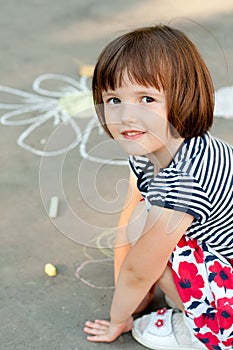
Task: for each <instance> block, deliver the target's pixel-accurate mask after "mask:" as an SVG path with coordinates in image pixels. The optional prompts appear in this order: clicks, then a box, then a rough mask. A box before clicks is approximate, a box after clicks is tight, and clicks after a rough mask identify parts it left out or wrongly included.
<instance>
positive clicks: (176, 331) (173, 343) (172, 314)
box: [132, 308, 206, 350]
mask: <svg viewBox="0 0 233 350" xmlns="http://www.w3.org/2000/svg"><path fill="white" fill-rule="evenodd" d="M184 317H185V315H184V314H183V313H182V312H176V311H174V310H173V309H169V310H167V309H166V308H163V309H161V310H158V311H156V312H152V313H151V314H150V315H144V316H143V317H140V318H138V319H136V320H135V321H134V326H133V329H132V336H133V337H134V338H135V339H136V340H137V341H138V342H139V343H140V344H142V345H144V346H145V347H147V348H149V349H154V350H180V349H183V350H202V349H205V350H206V347H205V346H204V344H202V343H201V342H200V341H199V340H198V339H197V338H196V337H195V336H194V335H193V334H192V332H191V331H190V329H189V328H188V326H187V325H186V322H185V321H184Z"/></svg>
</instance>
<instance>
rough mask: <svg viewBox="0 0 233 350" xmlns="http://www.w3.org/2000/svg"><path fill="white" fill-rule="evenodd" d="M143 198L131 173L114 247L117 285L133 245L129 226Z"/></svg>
mask: <svg viewBox="0 0 233 350" xmlns="http://www.w3.org/2000/svg"><path fill="white" fill-rule="evenodd" d="M141 198H142V196H141V194H140V192H139V190H138V188H137V178H136V176H135V175H134V173H133V172H132V171H131V172H130V176H129V186H128V191H127V195H126V199H125V205H124V208H123V210H122V212H121V215H120V219H119V222H118V229H117V233H116V240H115V247H114V280H115V285H116V284H117V280H118V276H119V272H120V269H121V265H122V263H123V261H124V259H125V257H126V255H127V254H128V252H129V250H130V248H131V244H130V243H129V241H128V237H127V225H128V222H129V219H130V217H131V214H132V212H133V210H134V208H135V207H136V205H137V204H138V203H139V201H140V199H141Z"/></svg>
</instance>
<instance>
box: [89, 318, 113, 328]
mask: <svg viewBox="0 0 233 350" xmlns="http://www.w3.org/2000/svg"><path fill="white" fill-rule="evenodd" d="M109 324H110V322H108V321H106V322H105V321H102V320H96V321H95V322H90V321H87V322H86V323H85V326H86V327H89V328H95V329H106V328H107V327H109Z"/></svg>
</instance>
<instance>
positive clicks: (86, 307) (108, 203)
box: [0, 0, 233, 350]
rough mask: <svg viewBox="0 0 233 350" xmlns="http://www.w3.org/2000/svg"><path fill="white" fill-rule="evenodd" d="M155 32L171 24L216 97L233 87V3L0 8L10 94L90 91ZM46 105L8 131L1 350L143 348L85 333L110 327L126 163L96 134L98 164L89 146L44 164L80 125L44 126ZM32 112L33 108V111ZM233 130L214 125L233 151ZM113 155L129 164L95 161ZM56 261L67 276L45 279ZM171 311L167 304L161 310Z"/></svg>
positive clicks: (1, 227) (1, 135) (4, 129)
mask: <svg viewBox="0 0 233 350" xmlns="http://www.w3.org/2000/svg"><path fill="white" fill-rule="evenodd" d="M154 23H169V24H171V25H173V26H176V27H177V28H180V29H182V30H184V31H185V32H186V33H187V34H188V35H190V37H191V38H192V39H193V40H194V42H195V43H196V44H197V46H198V47H199V49H200V51H201V53H202V55H203V57H204V59H205V60H206V62H207V65H208V67H209V69H210V71H211V73H212V76H213V80H214V84H215V87H216V89H219V88H220V87H223V86H231V85H233V74H232V73H233V40H232V29H233V25H232V23H233V3H232V1H230V0H229V1H227V0H222V1H216V0H214V1H213V0H212V1H211V0H207V1H205V2H203V1H200V0H197V1H195V2H194V1H183V0H177V1H172V0H164V1H163V2H161V1H157V0H145V1H143V2H142V1H138V0H134V1H133V0H128V1H123V0H119V1H112V0H110V1H107V0H99V1H93V0H92V1H91V0H83V1H82V0H67V1H62V0H57V1H56V2H55V1H50V2H48V1H45V0H40V1H39V0H38V1H36V0H34V1H29V0H21V1H16V0H11V1H1V11H0V48H1V55H0V77H1V78H0V79H1V80H0V84H1V85H2V86H8V87H11V88H14V89H17V90H20V91H25V92H28V93H33V94H34V95H36V96H37V97H38V96H39V95H40V94H39V93H38V92H35V91H34V90H33V88H32V84H33V81H34V80H35V79H36V78H37V77H39V76H41V75H44V74H48V73H50V74H59V75H64V76H66V77H70V78H72V79H74V80H75V81H80V76H79V71H80V67H83V65H93V64H95V61H96V59H97V56H98V54H99V52H100V50H101V49H102V48H103V46H104V45H105V44H107V43H108V42H109V40H111V39H113V38H114V37H116V36H117V35H119V34H121V33H123V32H125V31H127V30H130V29H133V28H136V27H138V26H144V25H151V24H154ZM89 83H90V81H88V83H87V84H89ZM46 84H47V85H46ZM60 84H61V83H60V81H58V80H57V81H55V82H53V83H52V82H49V81H48V80H47V81H46V82H43V84H42V83H41V86H42V85H43V87H44V88H45V86H47V87H48V88H50V89H51V90H56V89H58V85H59V86H60ZM67 84H68V83H67ZM67 84H64V83H63V85H67ZM68 85H69V84H68ZM40 96H42V99H44V98H45V96H43V94H41V95H40ZM34 98H35V96H34ZM59 99H60V97H55V100H57V101H58V100H59ZM29 100H30V99H29ZM43 101H44V100H43ZM43 101H42V102H43ZM42 102H41V101H40V102H38V101H37V102H35V103H38V108H37V109H35V111H34V112H32V113H31V114H30V113H26V112H25V110H24V111H23V112H20V113H18V114H17V112H16V115H15V116H12V117H11V118H10V119H8V121H9V120H10V121H13V122H11V123H10V124H11V125H1V126H0V149H1V156H0V159H1V172H0V186H1V191H0V193H1V195H0V208H1V209H0V210H1V220H0V235H1V244H0V278H1V284H0V305H1V306H0V324H1V327H0V349H1V350H31V349H33V350H76V349H78V350H79V349H84V350H89V349H91V350H92V349H103V350H104V349H112V350H115V349H128V350H130V349H134V350H137V349H142V347H141V346H140V345H139V344H137V343H136V342H135V341H134V340H133V339H132V337H131V335H130V334H125V335H123V336H121V337H120V338H119V339H118V340H117V341H116V342H114V343H112V344H93V343H89V342H87V341H86V336H85V334H84V333H83V331H82V328H83V325H84V323H85V321H86V320H88V319H92V320H93V319H95V318H108V317H109V308H110V305H111V298H112V294H113V288H112V286H113V262H112V257H113V252H112V246H113V240H114V230H115V228H116V225H117V219H118V216H119V210H120V207H121V205H122V203H123V197H124V193H125V189H126V179H127V176H128V167H127V166H126V165H124V164H123V163H122V160H125V155H124V154H122V153H121V152H120V151H119V150H118V149H116V148H115V146H114V145H113V144H112V142H110V141H109V140H108V139H107V137H106V136H104V135H103V134H101V133H99V130H98V128H94V130H93V132H92V133H91V134H90V135H89V137H88V140H87V143H86V144H85V147H86V149H87V153H88V152H90V154H91V155H92V156H93V158H92V159H90V158H88V156H85V155H83V153H82V152H80V145H77V147H74V148H73V149H68V151H66V152H64V153H62V154H61V155H56V156H48V157H45V156H41V155H40V153H41V152H43V147H44V145H46V144H47V142H48V141H49V140H50V141H51V140H52V141H51V142H52V143H53V142H54V144H52V146H51V147H55V149H56V150H57V149H61V148H62V147H63V146H64V145H65V146H64V147H68V146H69V145H68V144H67V143H66V142H67V140H69V139H70V138H71V135H72V137H74V135H73V133H74V128H72V125H70V124H68V127H66V126H65V127H63V126H61V125H58V126H56V125H55V124H54V120H55V119H54V115H52V116H51V118H50V119H49V120H48V121H46V122H44V123H39V124H38V125H35V123H36V121H38V120H41V118H38V119H33V118H37V117H38V116H40V114H41V110H40V107H39V106H40V103H42ZM2 103H11V104H12V103H16V104H18V105H19V104H21V103H22V96H21V97H20V96H16V95H14V96H12V95H11V97H9V96H8V94H7V93H6V92H5V93H3V92H0V104H2ZM28 103H29V101H28V100H27V98H26V99H24V101H23V104H24V107H25V105H28ZM31 104H32V105H33V103H32V102H31ZM21 107H22V106H21ZM21 107H19V106H18V107H17V106H15V107H14V108H12V110H14V111H17V110H19V109H20V108H21ZM4 113H6V110H1V115H3V114H4ZM30 119H32V120H30ZM19 120H21V121H22V120H24V121H25V120H27V123H25V122H24V123H21V124H20V123H19ZM76 122H77V124H78V126H79V129H78V130H76V132H77V133H78V132H80V130H81V132H82V133H85V130H86V125H87V123H88V122H89V119H87V118H82V119H76ZM8 124H9V123H8ZM32 125H33V126H34V128H33V127H32ZM29 127H31V128H32V130H33V132H31V133H29V136H28V137H27V138H26V139H23V141H24V144H26V145H28V146H29V147H30V148H29V149H24V148H22V147H20V146H19V145H18V144H17V140H18V139H19V137H20V136H21V135H22V134H23V135H25V130H28V128H29ZM232 130H233V121H232V119H224V118H216V120H215V123H214V127H213V134H215V135H217V136H218V137H220V138H222V139H224V140H226V141H228V142H229V143H231V144H233V133H232ZM67 145H68V146H67ZM105 145H107V147H104V146H105ZM106 148H107V153H106V154H104V149H106ZM35 150H37V151H38V153H39V154H36V153H35ZM112 155H113V157H115V158H114V159H115V161H116V160H118V159H120V165H116V164H111V163H109V164H107V165H102V164H101V163H98V161H97V160H96V158H98V157H102V158H107V159H108V158H109V157H112ZM52 196H58V197H59V209H58V215H57V217H56V218H55V219H50V218H49V216H48V213H47V211H48V208H49V203H50V202H49V201H50V198H51V197H52ZM49 262H50V263H52V264H54V265H55V266H56V267H57V276H56V277H49V276H47V275H46V274H45V273H44V271H43V269H44V265H45V264H46V263H49ZM77 269H78V270H77ZM162 303H163V299H162V298H161V296H157V299H156V298H155V307H158V306H159V305H160V304H162Z"/></svg>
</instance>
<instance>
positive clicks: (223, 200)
mask: <svg viewBox="0 0 233 350" xmlns="http://www.w3.org/2000/svg"><path fill="white" fill-rule="evenodd" d="M129 162H130V166H131V168H132V170H133V171H134V173H135V174H136V176H137V178H138V180H137V186H138V189H139V190H140V192H141V194H142V196H143V197H144V198H145V199H146V202H147V204H148V205H149V207H150V206H151V205H156V206H160V207H165V208H170V209H173V210H178V211H182V212H186V213H189V214H191V215H192V216H193V217H194V220H193V222H192V224H191V226H190V227H189V228H188V230H187V231H186V234H187V235H188V236H189V237H190V238H191V239H197V240H200V241H205V242H206V243H208V245H209V246H210V247H212V248H213V249H215V250H216V251H217V252H219V253H220V254H221V255H223V256H225V257H227V258H233V186H232V184H233V148H232V147H231V146H230V145H228V144H227V143H225V142H223V141H220V140H218V139H216V138H214V137H213V136H211V135H210V134H209V133H206V134H205V135H204V136H200V137H195V138H191V139H186V140H185V141H184V142H183V143H182V145H181V146H180V148H179V150H178V151H177V153H176V155H175V157H174V158H173V160H172V161H171V163H170V164H169V165H168V167H167V168H163V169H160V170H159V172H158V173H157V175H154V165H153V164H152V163H151V162H150V160H148V158H147V157H146V156H130V157H129Z"/></svg>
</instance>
